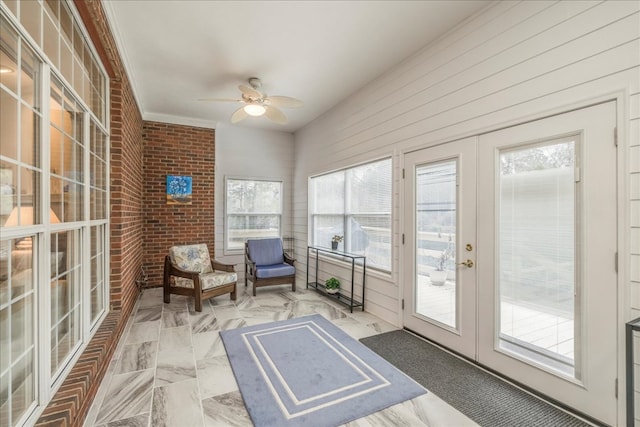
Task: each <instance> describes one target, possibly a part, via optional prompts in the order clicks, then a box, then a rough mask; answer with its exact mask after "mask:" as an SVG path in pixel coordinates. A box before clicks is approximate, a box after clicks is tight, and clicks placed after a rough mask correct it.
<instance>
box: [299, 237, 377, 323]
mask: <svg viewBox="0 0 640 427" xmlns="http://www.w3.org/2000/svg"><path fill="white" fill-rule="evenodd" d="M314 251H315V257H316V265H315V280H314V281H309V271H310V270H311V266H310V265H309V259H310V255H311V253H312V252H314ZM321 253H326V254H328V255H331V256H334V257H338V258H340V257H341V258H342V259H347V260H351V296H348V295H344V294H343V293H342V292H337V293H335V294H330V293H327V291H326V288H325V286H324V284H323V283H320V282H319V281H318V260H319V259H320V254H321ZM360 260H362V301H357V300H356V299H355V293H354V283H355V281H354V280H355V267H356V261H360ZM366 272H367V257H365V256H364V255H355V254H350V253H348V252H340V251H334V250H331V249H329V248H322V247H317V246H307V289H308V288H309V286H311V287H312V288H314V289H315V290H316V291H318V292H320V293H322V294H324V295H326V296H328V297H331V298H335V299H336V300H337V301H338V302H340V303H342V304H345V305H347V306H349V308H350V309H351V313H353V308H354V307H362V311H364V289H365V277H366Z"/></svg>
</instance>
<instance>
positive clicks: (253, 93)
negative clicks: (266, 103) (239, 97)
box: [238, 85, 262, 99]
mask: <svg viewBox="0 0 640 427" xmlns="http://www.w3.org/2000/svg"><path fill="white" fill-rule="evenodd" d="M238 89H240V92H242V93H243V94H245V95H246V96H248V97H249V98H254V99H260V98H262V94H261V93H260V92H258V91H257V90H255V89H253V88H250V87H249V86H245V85H240V86H238Z"/></svg>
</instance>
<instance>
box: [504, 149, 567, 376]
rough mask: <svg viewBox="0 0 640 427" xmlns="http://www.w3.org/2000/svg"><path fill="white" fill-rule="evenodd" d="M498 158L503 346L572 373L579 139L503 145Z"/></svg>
mask: <svg viewBox="0 0 640 427" xmlns="http://www.w3.org/2000/svg"><path fill="white" fill-rule="evenodd" d="M500 163H501V171H500V176H499V179H500V201H499V203H500V206H499V223H498V224H499V266H500V276H499V280H500V283H499V285H500V307H501V322H500V339H501V346H502V347H503V348H507V349H509V350H511V351H514V352H516V353H519V354H523V355H525V356H526V357H533V358H534V360H538V361H540V362H541V363H545V364H548V365H550V366H554V367H555V368H559V369H561V370H563V371H565V372H569V373H573V371H574V344H575V343H574V341H575V340H574V305H575V301H574V292H575V285H576V278H575V271H576V260H575V238H576V233H575V227H576V223H575V217H576V212H575V197H576V193H575V142H574V141H561V142H557V141H556V142H552V143H546V144H544V145H542V144H540V145H536V146H528V147H526V148H522V149H516V150H509V151H504V152H502V153H500ZM543 326H544V327H543Z"/></svg>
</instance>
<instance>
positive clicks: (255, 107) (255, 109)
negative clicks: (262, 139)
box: [244, 104, 267, 117]
mask: <svg viewBox="0 0 640 427" xmlns="http://www.w3.org/2000/svg"><path fill="white" fill-rule="evenodd" d="M244 111H245V113H247V114H248V115H250V116H254V117H258V116H261V115H263V114H264V113H265V111H267V109H266V108H264V107H263V106H262V105H259V104H249V105H245V106H244Z"/></svg>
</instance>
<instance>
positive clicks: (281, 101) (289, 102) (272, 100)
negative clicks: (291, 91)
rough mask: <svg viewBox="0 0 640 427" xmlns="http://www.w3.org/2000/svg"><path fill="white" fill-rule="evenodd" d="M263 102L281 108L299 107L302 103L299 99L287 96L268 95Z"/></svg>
mask: <svg viewBox="0 0 640 427" xmlns="http://www.w3.org/2000/svg"><path fill="white" fill-rule="evenodd" d="M264 102H265V104H268V105H272V106H274V107H281V108H300V107H302V105H303V103H302V101H300V100H299V99H295V98H291V97H289V96H268V97H266V98H265V100H264Z"/></svg>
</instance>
